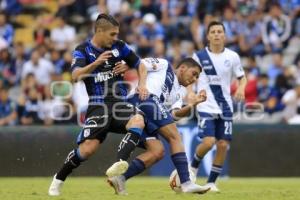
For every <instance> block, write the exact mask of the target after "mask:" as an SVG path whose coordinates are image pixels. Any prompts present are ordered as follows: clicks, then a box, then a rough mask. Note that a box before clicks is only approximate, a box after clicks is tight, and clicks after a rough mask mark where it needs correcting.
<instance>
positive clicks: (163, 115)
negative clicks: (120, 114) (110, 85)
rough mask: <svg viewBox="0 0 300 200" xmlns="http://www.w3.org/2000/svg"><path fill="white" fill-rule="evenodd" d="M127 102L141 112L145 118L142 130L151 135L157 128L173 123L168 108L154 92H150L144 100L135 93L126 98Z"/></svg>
mask: <svg viewBox="0 0 300 200" xmlns="http://www.w3.org/2000/svg"><path fill="white" fill-rule="evenodd" d="M128 102H130V103H131V104H133V105H134V106H136V107H137V108H138V109H139V110H140V111H142V112H143V115H144V118H145V129H144V130H145V132H147V134H150V135H151V134H152V133H154V132H155V131H156V130H158V129H159V128H161V127H163V126H166V125H168V124H171V123H174V120H173V117H172V116H171V114H170V112H169V111H168V109H167V108H166V107H165V106H164V105H163V103H162V102H161V101H160V99H159V98H158V97H157V96H156V95H154V94H150V95H149V97H148V98H147V99H146V100H144V101H141V100H140V99H139V96H138V94H135V95H134V96H133V97H131V98H129V99H128Z"/></svg>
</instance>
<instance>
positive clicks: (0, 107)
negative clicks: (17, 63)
mask: <svg viewBox="0 0 300 200" xmlns="http://www.w3.org/2000/svg"><path fill="white" fill-rule="evenodd" d="M8 92H9V89H8V87H5V86H4V87H2V88H0V126H5V125H14V124H15V123H16V119H17V112H16V105H15V103H14V102H13V101H12V100H11V99H10V98H9V96H8Z"/></svg>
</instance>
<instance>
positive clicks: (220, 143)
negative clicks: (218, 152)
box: [217, 140, 229, 150]
mask: <svg viewBox="0 0 300 200" xmlns="http://www.w3.org/2000/svg"><path fill="white" fill-rule="evenodd" d="M228 145H229V143H228V142H227V141H225V140H220V141H218V142H217V148H218V149H222V150H227V148H228Z"/></svg>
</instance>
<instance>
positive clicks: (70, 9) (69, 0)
mask: <svg viewBox="0 0 300 200" xmlns="http://www.w3.org/2000/svg"><path fill="white" fill-rule="evenodd" d="M86 11H87V6H86V1H85V0H59V1H58V11H57V13H56V16H60V17H61V18H64V19H68V20H69V22H74V23H80V22H81V23H82V22H84V18H85V17H86V16H87V12H86Z"/></svg>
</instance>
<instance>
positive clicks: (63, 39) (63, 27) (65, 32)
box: [50, 16, 76, 51]
mask: <svg viewBox="0 0 300 200" xmlns="http://www.w3.org/2000/svg"><path fill="white" fill-rule="evenodd" d="M56 22H57V27H55V28H54V29H52V30H51V36H50V37H51V41H52V42H53V46H52V48H54V49H58V50H60V51H65V50H67V49H70V48H72V45H74V42H75V36H76V35H75V28H74V27H72V26H70V25H68V24H66V22H65V20H64V19H63V18H62V17H60V16H58V17H57V18H56Z"/></svg>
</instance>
